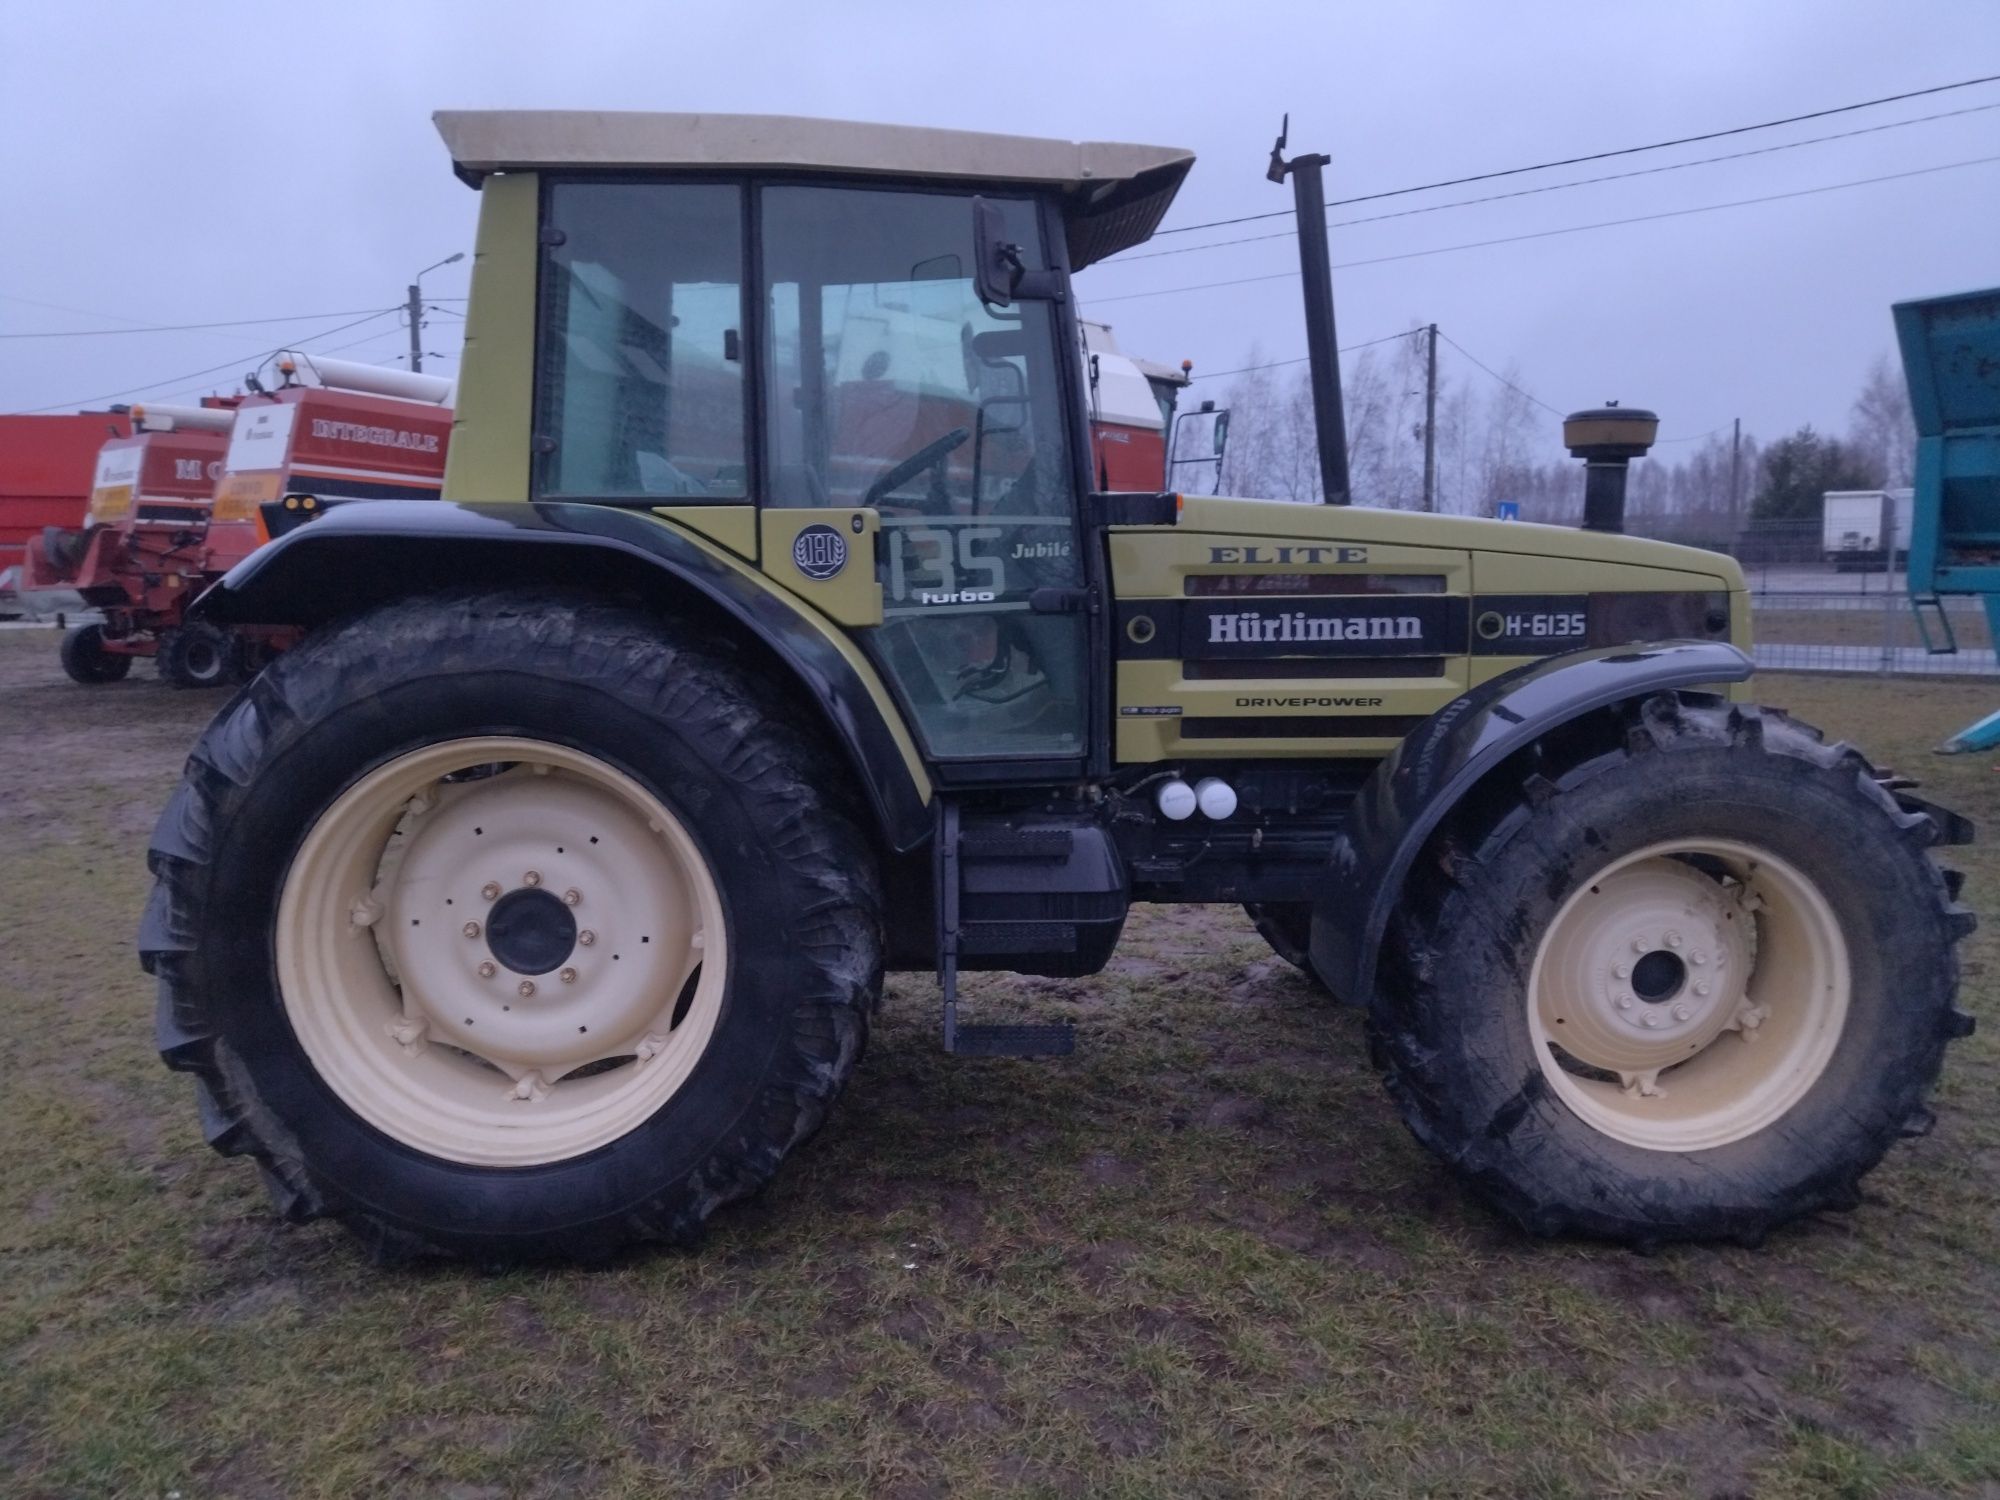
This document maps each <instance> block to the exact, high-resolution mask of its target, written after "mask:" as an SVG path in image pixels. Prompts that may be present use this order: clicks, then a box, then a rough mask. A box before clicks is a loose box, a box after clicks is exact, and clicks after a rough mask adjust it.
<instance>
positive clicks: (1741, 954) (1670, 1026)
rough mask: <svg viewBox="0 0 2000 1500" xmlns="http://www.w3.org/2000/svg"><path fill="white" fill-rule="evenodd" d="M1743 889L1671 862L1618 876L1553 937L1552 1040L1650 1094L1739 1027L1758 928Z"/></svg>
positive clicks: (1592, 890)
mask: <svg viewBox="0 0 2000 1500" xmlns="http://www.w3.org/2000/svg"><path fill="white" fill-rule="evenodd" d="M1741 892H1742V888H1741V887H1734V888H1730V887H1725V886H1723V885H1721V884H1719V883H1718V882H1716V881H1714V880H1711V879H1710V878H1709V877H1708V876H1706V875H1704V874H1702V873H1701V872H1700V871H1699V870H1697V869H1695V868H1693V867H1692V866H1690V865H1688V864H1685V863H1683V862H1681V861H1678V860H1673V859H1653V860H1647V861H1646V862H1644V863H1643V864H1638V865H1633V866H1630V867H1628V868H1626V869H1622V870H1618V871H1615V872H1613V873H1611V874H1609V875H1606V876H1604V877H1603V878H1602V879H1600V880H1598V881H1597V882H1595V883H1594V884H1593V885H1591V886H1590V887H1589V888H1588V890H1587V891H1586V892H1584V893H1582V894H1580V896H1579V898H1578V903H1577V905H1576V906H1574V907H1573V908H1572V909H1571V910H1570V911H1568V912H1567V913H1565V916H1564V919H1563V921H1562V922H1561V923H1559V924H1558V926H1557V927H1556V928H1555V929H1554V930H1552V931H1551V932H1550V934H1549V944H1548V949H1547V952H1546V953H1545V954H1544V970H1543V987H1542V994H1541V1008H1542V1014H1543V1020H1544V1023H1545V1024H1546V1026H1547V1027H1548V1031H1549V1035H1550V1038H1551V1039H1552V1040H1553V1041H1555V1043H1556V1044H1557V1045H1558V1046H1560V1047H1561V1048H1562V1049H1563V1050H1564V1051H1566V1052H1568V1053H1569V1054H1570V1055H1571V1056H1572V1057H1574V1058H1576V1059H1577V1060H1578V1061H1579V1062H1582V1063H1584V1064H1586V1065H1587V1066H1589V1067H1593V1068H1599V1069H1603V1070H1604V1071H1606V1072H1611V1073H1616V1074H1618V1075H1619V1077H1620V1079H1621V1081H1623V1082H1625V1083H1626V1085H1627V1086H1628V1087H1633V1088H1636V1089H1638V1090H1639V1091H1640V1092H1642V1093H1643V1092H1652V1091H1654V1090H1655V1089H1656V1088H1657V1076H1658V1073H1659V1071H1660V1069H1662V1068H1667V1067H1671V1066H1673V1065H1674V1064H1675V1063H1679V1062H1684V1061H1686V1060H1687V1059H1688V1058H1690V1057H1692V1056H1694V1055H1695V1054H1696V1053H1697V1052H1700V1051H1701V1050H1702V1048H1704V1047H1706V1046H1707V1045H1708V1044H1709V1043H1710V1042H1712V1041H1714V1040H1715V1039H1716V1037H1717V1036H1719V1035H1720V1034H1721V1033H1722V1032H1723V1030H1724V1029H1726V1028H1727V1027H1729V1026H1730V1025H1732V1024H1740V1021H1741V1012H1742V1011H1743V1008H1744V993H1745V989H1744V987H1745V985H1746V984H1747V983H1748V980H1749V976H1750V971H1751V968H1752V964H1751V958H1752V953H1753V949H1752V934H1753V933H1754V930H1755V924H1754V923H1753V922H1752V920H1751V918H1750V915H1749V913H1748V911H1747V910H1745V909H1744V908H1743V906H1742V904H1741V900H1740V896H1741Z"/></svg>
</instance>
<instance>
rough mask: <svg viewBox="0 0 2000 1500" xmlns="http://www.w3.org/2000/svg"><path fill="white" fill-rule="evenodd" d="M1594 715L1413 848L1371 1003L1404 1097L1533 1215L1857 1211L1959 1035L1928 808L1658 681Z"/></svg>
mask: <svg viewBox="0 0 2000 1500" xmlns="http://www.w3.org/2000/svg"><path fill="white" fill-rule="evenodd" d="M1606 728H1607V730H1608V731H1609V732H1607V734H1606V735H1605V736H1604V738H1603V739H1602V741H1601V742H1599V744H1598V745H1597V746H1596V748H1595V749H1594V750H1591V751H1586V752H1584V753H1582V754H1581V756H1580V758H1578V759H1577V760H1576V761H1575V762H1574V763H1573V764H1571V765H1569V766H1568V767H1567V768H1560V767H1556V766H1552V765H1549V764H1548V763H1547V762H1546V761H1541V760H1538V761H1536V762H1535V763H1534V764H1533V765H1532V766H1530V767H1528V768H1526V769H1525V770H1524V771H1523V773H1522V776H1521V777H1520V778H1517V779H1515V780H1514V781H1513V782H1512V783H1511V785H1509V784H1506V783H1504V782H1503V781H1502V780H1501V779H1499V773H1496V777H1495V778H1493V779H1489V782H1488V783H1485V784H1482V786H1481V787H1479V788H1477V789H1475V791H1474V793H1473V796H1472V799H1471V805H1470V806H1468V807H1466V808H1465V809H1463V810H1462V812H1461V814H1460V815H1458V816H1456V817H1455V818H1454V819H1453V820H1452V821H1451V822H1449V823H1448V824H1447V826H1446V828H1445V829H1444V830H1443V831H1442V832H1441V833H1440V835H1439V836H1438V838H1437V841H1436V842H1435V843H1434V844H1433V846H1432V847H1431V848H1430V849H1429V850H1427V851H1426V853H1425V855H1424V857H1422V858H1421V859H1419V861H1418V864H1417V873H1416V874H1415V875H1413V877H1412V883H1411V885H1410V886H1409V887H1407V888H1406V890H1405V893H1404V896H1405V899H1404V902H1403V905H1402V907H1401V909H1400V910H1399V911H1398V914H1397V917H1396V919H1395V921H1394V922H1393V923H1392V926H1391V932H1390V938H1389V943H1388V945H1387V949H1386V951H1385V955H1384V958H1385V972H1384V976H1383V982H1382V984H1381V986H1380V988H1379V992H1378V996H1377V999H1376V1003H1375V1006H1374V1009H1373V1012H1372V1014H1371V1018H1370V1021H1371V1028H1372V1031H1373V1037H1374V1041H1375V1043H1376V1055H1377V1057H1378V1058H1379V1059H1380V1061H1381V1062H1382V1064H1383V1066H1384V1067H1385V1069H1386V1075H1387V1081H1388V1084H1389V1088H1390V1092H1391V1094H1392V1095H1393V1097H1394V1098H1395V1101H1396V1103H1397V1105H1398V1106H1399V1108H1400V1109H1401V1112H1402V1114H1403V1117H1404V1119H1405V1121H1406V1122H1407V1123H1408V1124H1409V1126H1410V1128H1411V1130H1412V1131H1413V1132H1414V1133H1415V1134H1416V1136H1417V1137H1418V1139H1420V1140H1421V1141H1423V1142H1424V1143H1425V1144H1426V1145H1427V1146H1429V1147H1430V1148H1431V1149H1432V1150H1433V1151H1435V1152H1436V1153H1437V1154H1438V1155H1439V1156H1441V1157H1442V1158H1443V1159H1444V1160H1445V1161H1446V1162H1447V1163H1448V1164H1449V1165H1450V1166H1452V1167H1453V1168H1454V1169H1455V1170H1456V1171H1458V1172H1459V1173H1460V1174H1462V1175H1463V1176H1464V1177H1465V1178H1466V1179H1467V1180H1468V1181H1469V1182H1470V1183H1471V1184H1472V1185H1473V1187H1474V1188H1475V1189H1476V1190H1478V1191H1479V1192H1480V1193H1481V1194H1482V1195H1483V1196H1485V1197H1486V1198H1487V1199H1488V1200H1489V1201H1491V1202H1492V1203H1494V1204H1495V1205H1497V1206H1498V1207H1499V1208H1500V1209H1501V1210H1502V1211H1503V1212H1505V1213H1506V1214H1508V1215H1509V1216H1510V1217H1512V1218H1513V1219H1514V1220H1515V1221H1516V1222H1518V1223H1519V1224H1521V1225H1522V1226H1523V1227H1524V1228H1526V1229H1528V1230H1530V1231H1531V1232H1533V1233H1537V1234H1567V1233H1576V1234H1587V1235H1592V1236H1598V1237H1603V1238H1608V1239H1615V1240H1622V1241H1626V1242H1631V1243H1638V1244H1652V1243H1659V1242H1663V1241H1668V1240H1680V1239H1717V1238H1729V1239H1737V1240H1744V1241H1754V1240H1755V1239H1757V1238H1759V1237H1761V1236H1762V1235H1763V1234H1764V1233H1765V1232H1766V1231H1768V1230H1769V1229H1771V1228H1773V1227H1775V1226H1776V1225H1779V1224H1782V1223H1784V1222H1785V1221H1787V1220H1789V1219H1793V1218H1796V1217H1798V1216H1800V1215H1802V1214H1807V1213H1810V1212H1813V1211H1814V1210H1816V1209H1822V1208H1843V1207H1852V1206H1853V1205H1854V1204H1855V1202H1856V1201H1858V1189H1857V1186H1856V1184H1857V1183H1858V1181H1859V1179H1860V1178H1861V1176H1862V1175H1863V1174H1864V1173H1866V1172H1867V1171H1868V1170H1869V1169H1870V1168H1872V1167H1873V1166H1874V1165H1875V1164H1876V1163H1877V1162H1878V1161H1879V1160H1880V1159H1881V1158H1882V1156H1883V1154H1884V1153H1885V1152H1886V1151H1887V1150H1888V1149H1889V1147H1890V1145H1891V1144H1893V1143H1894V1142H1895V1140H1896V1139H1897V1138H1898V1137H1899V1136H1900V1135H1907V1134H1913V1133H1920V1132H1921V1131H1922V1130H1924V1129H1926V1128H1928V1125H1929V1122H1930V1118H1931V1117H1930V1114H1929V1111H1928V1110H1927V1109H1926V1107H1925V1102H1924V1101H1925V1098H1926V1096H1927V1094H1928V1093H1929V1091H1930V1089H1931V1087H1932V1085H1933V1084H1934V1083H1935V1082H1936V1079H1937V1075H1938V1071H1939V1068H1940V1066H1941V1064H1942V1061H1943V1057H1944V1049H1945V1043H1946V1042H1947V1041H1948V1040H1949V1039H1950V1038H1952V1037H1954V1036H1962V1035H1964V1034H1965V1033H1966V1032H1967V1031H1969V1030H1970V1029H1971V1020H1970V1018H1969V1017H1967V1016H1966V1015H1964V1014H1963V1013H1962V1012H1960V1011H1959V1010H1958V1009H1957V1008H1956V1006H1955V1004H1954V995H1955V992H1956V989H1957V978H1958V966H1957V960H1956V955H1955V952H1954V944H1955V943H1956V941H1957V940H1958V938H1959V937H1961V936H1962V935H1963V934H1964V933H1965V932H1966V931H1967V930H1969V928H1970V926H1971V922H1972V919H1971V916H1970V914H1969V913H1967V912H1965V911H1964V910H1963V909H1962V908H1960V907H1958V906H1957V905H1956V904H1955V902H1954V901H1953V899H1952V889H1953V887H1952V884H1951V882H1950V881H1949V880H1948V879H1947V877H1946V875H1945V873H1944V872H1942V871H1941V870H1939V869H1938V868H1937V867H1936V866H1935V865H1934V864H1933V863H1932V862H1931V859H1930V857H1929V855H1928V853H1927V852H1926V851H1927V849H1928V847H1929V845H1930V844H1931V843H1932V842H1934V840H1935V838H1936V832H1937V831H1936V828H1935V827H1934V825H1933V823H1932V821H1931V819H1930V818H1929V817H1927V816H1926V815H1924V814H1923V813H1921V812H1916V811H1905V810H1903V809H1902V808H1900V807H1899V806H1898V805H1897V803H1896V801H1895V799H1894V798H1893V797H1892V796H1891V795H1890V793H1889V792H1888V791H1886V790H1884V789H1883V787H1882V786H1881V785H1880V784H1879V782H1878V781H1877V779H1876V778H1875V776H1874V773H1873V771H1872V769H1871V768H1870V767H1869V765H1868V763H1867V762H1866V761H1865V760H1864V759H1863V758H1862V757H1861V756H1860V755H1859V754H1858V753H1857V752H1855V751H1854V750H1852V749H1849V748H1847V747H1845V746H1829V745H1825V744H1823V743H1821V742H1820V739H1819V737H1818V735H1817V734H1816V733H1815V732H1814V731H1812V730H1810V729H1808V728H1806V727H1805V726H1803V725H1801V724H1798V723H1797V722H1795V721H1793V720H1791V719H1789V718H1787V717H1785V716H1783V715H1779V714H1775V713H1771V712H1768V711H1766V712H1762V713H1760V712H1759V711H1758V710H1757V709H1754V708H1747V707H1735V706H1731V705H1729V704H1725V703H1721V702H1719V701H1717V700H1714V699H1703V698H1696V697H1694V696H1692V695H1689V696H1687V697H1680V698H1677V697H1671V696H1669V697H1662V698H1656V699H1653V700H1651V701H1649V702H1648V703H1647V704H1646V705H1645V706H1644V708H1643V710H1640V709H1637V708H1635V709H1633V710H1632V711H1631V712H1630V713H1629V714H1628V715H1627V716H1626V717H1625V718H1624V719H1623V720H1617V719H1611V720H1608V721H1607V725H1606Z"/></svg>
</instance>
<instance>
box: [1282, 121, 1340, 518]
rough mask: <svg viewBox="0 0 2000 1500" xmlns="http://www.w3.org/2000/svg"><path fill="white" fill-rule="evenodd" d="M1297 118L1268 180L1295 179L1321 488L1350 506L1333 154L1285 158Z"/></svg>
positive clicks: (1329, 498) (1286, 126)
mask: <svg viewBox="0 0 2000 1500" xmlns="http://www.w3.org/2000/svg"><path fill="white" fill-rule="evenodd" d="M1291 129H1292V117H1291V116H1290V115H1286V116H1285V120H1284V123H1283V124H1282V125H1281V126H1279V127H1278V140H1277V144H1275V145H1274V146H1272V147H1271V165H1270V168H1269V169H1268V170H1267V171H1266V172H1265V174H1264V175H1265V176H1266V177H1268V178H1270V179H1271V181H1273V182H1283V181H1284V180H1285V177H1286V175H1287V174H1289V175H1290V176H1291V179H1292V206H1293V209H1294V211H1295V216H1296V218H1297V219H1298V229H1299V276H1300V280H1301V281H1302V283H1303V284H1304V287H1305V296H1306V355H1307V358H1308V361H1309V363H1310V367H1311V369H1312V396H1313V427H1314V430H1315V432H1316V433H1317V435H1318V438H1319V490H1320V496H1321V498H1322V500H1323V501H1324V502H1325V503H1326V504H1328V505H1345V504H1347V502H1348V500H1349V498H1350V497H1349V495H1348V484H1347V417H1346V413H1345V412H1344V410H1343V409H1342V406H1341V399H1340V344H1339V340H1338V339H1336V338H1335V337H1334V329H1333V262H1332V259H1331V257H1330V256H1329V255H1328V253H1327V246H1326V189H1325V187H1324V185H1323V184H1322V183H1321V181H1320V169H1321V168H1322V167H1324V166H1325V165H1326V164H1327V163H1328V162H1330V161H1332V160H1333V158H1332V157H1330V156H1295V157H1293V158H1292V159H1291V160H1290V161H1286V160H1285V138H1286V137H1287V136H1288V135H1290V134H1291Z"/></svg>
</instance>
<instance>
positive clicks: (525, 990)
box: [518, 979, 535, 1000]
mask: <svg viewBox="0 0 2000 1500" xmlns="http://www.w3.org/2000/svg"><path fill="white" fill-rule="evenodd" d="M518 989H519V991H520V995H521V998H522V999H523V1000H525V999H527V998H528V997H529V996H530V995H532V994H534V993H535V981H534V980H532V979H524V980H522V981H521V983H520V985H519V986H518Z"/></svg>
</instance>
